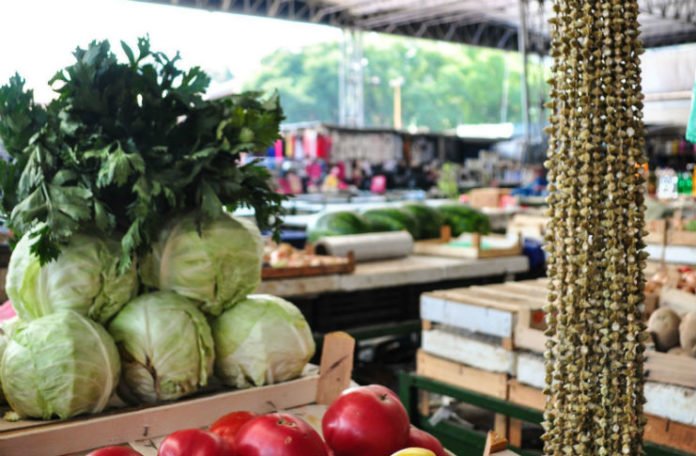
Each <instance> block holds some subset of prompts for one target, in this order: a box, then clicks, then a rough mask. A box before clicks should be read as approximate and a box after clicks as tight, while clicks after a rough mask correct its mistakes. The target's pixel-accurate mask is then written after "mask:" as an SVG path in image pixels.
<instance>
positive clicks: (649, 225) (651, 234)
mask: <svg viewBox="0 0 696 456" xmlns="http://www.w3.org/2000/svg"><path fill="white" fill-rule="evenodd" d="M645 230H646V231H647V232H648V234H647V236H645V237H644V238H643V240H644V241H645V243H646V244H660V245H662V244H666V243H667V231H668V229H667V220H646V222H645Z"/></svg>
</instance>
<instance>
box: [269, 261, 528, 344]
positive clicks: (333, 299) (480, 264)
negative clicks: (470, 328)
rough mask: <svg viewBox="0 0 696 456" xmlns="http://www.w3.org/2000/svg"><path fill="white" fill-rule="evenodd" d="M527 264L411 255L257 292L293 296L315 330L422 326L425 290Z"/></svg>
mask: <svg viewBox="0 0 696 456" xmlns="http://www.w3.org/2000/svg"><path fill="white" fill-rule="evenodd" d="M528 270H529V261H528V260H527V257H525V256H514V257H501V258H492V259H481V260H475V259H459V258H442V257H432V256H410V257H407V258H403V259H397V260H389V261H376V262H369V263H362V264H358V265H357V267H356V270H355V272H354V273H353V274H345V275H327V276H320V277H307V278H296V279H281V280H269V281H266V282H263V283H262V284H261V285H260V286H259V288H258V290H257V292H258V293H268V294H272V295H276V296H282V297H284V298H287V299H289V300H290V301H292V302H293V303H294V304H295V305H297V306H298V307H299V308H300V310H302V312H303V314H304V315H305V317H306V318H307V320H308V322H309V324H310V326H311V327H312V329H313V330H314V331H315V332H317V333H325V332H329V331H335V330H350V329H355V328H364V327H366V326H375V327H377V328H379V329H381V328H386V326H385V325H387V324H392V323H403V322H415V323H416V324H415V327H416V329H418V328H419V324H420V323H419V322H418V320H419V316H420V314H419V298H420V295H421V293H423V292H426V291H431V290H436V289H445V288H454V287H461V286H466V285H472V284H480V283H491V282H502V281H503V280H504V279H505V278H510V276H514V275H515V274H520V273H524V272H527V271H528ZM395 328H396V330H397V331H398V332H399V333H404V332H409V331H410V329H409V328H407V327H405V326H403V325H400V326H398V325H397V326H396V327H395ZM404 328H406V329H404ZM349 332H350V331H349ZM378 332H379V331H378ZM387 332H388V334H389V335H391V334H392V332H393V331H391V330H388V331H387ZM369 333H370V334H371V335H374V331H369ZM351 334H353V336H354V337H356V338H360V336H359V335H358V334H357V333H353V332H351ZM385 335H386V334H385Z"/></svg>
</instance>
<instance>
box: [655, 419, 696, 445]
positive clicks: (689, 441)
mask: <svg viewBox="0 0 696 456" xmlns="http://www.w3.org/2000/svg"><path fill="white" fill-rule="evenodd" d="M647 418H648V422H647V424H646V426H645V431H644V433H643V437H644V438H645V440H647V441H648V442H652V443H655V444H658V445H664V446H666V447H670V448H676V449H678V450H681V451H686V452H687V453H696V428H695V427H693V426H687V425H685V424H680V423H675V422H672V421H669V420H667V419H664V418H659V417H656V416H651V415H648V416H647Z"/></svg>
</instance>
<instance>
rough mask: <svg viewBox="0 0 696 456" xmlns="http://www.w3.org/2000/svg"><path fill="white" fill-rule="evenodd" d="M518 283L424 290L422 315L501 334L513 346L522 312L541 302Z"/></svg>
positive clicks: (463, 327) (469, 329) (446, 323)
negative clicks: (426, 291)
mask: <svg viewBox="0 0 696 456" xmlns="http://www.w3.org/2000/svg"><path fill="white" fill-rule="evenodd" d="M521 283H524V282H521ZM516 287H517V284H515V283H513V282H511V283H506V284H497V285H486V286H474V287H467V288H455V289H452V290H442V291H434V292H430V293H424V294H423V295H421V302H420V311H421V318H422V319H423V320H427V321H429V322H433V323H439V324H442V325H449V326H453V327H456V328H461V329H463V330H467V331H471V332H473V333H478V334H484V335H487V336H494V337H498V338H500V339H502V345H503V346H505V347H510V348H513V345H514V344H513V341H514V338H515V329H516V327H517V326H518V323H517V320H518V317H519V314H520V313H521V312H522V311H523V310H526V309H528V308H529V306H531V305H535V304H536V303H537V302H538V299H536V298H534V297H533V296H528V295H525V293H522V292H518V291H517V290H516ZM535 315H536V314H535ZM537 326H538V325H537Z"/></svg>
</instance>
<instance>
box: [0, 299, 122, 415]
mask: <svg viewBox="0 0 696 456" xmlns="http://www.w3.org/2000/svg"><path fill="white" fill-rule="evenodd" d="M120 372H121V362H120V359H119V356H118V350H117V349H116V345H115V344H114V341H113V339H111V337H110V336H109V334H108V333H107V332H106V330H105V329H104V328H103V327H102V326H101V325H99V324H98V323H95V322H93V321H91V320H89V319H87V318H85V317H83V316H81V315H80V314H78V313H77V312H74V311H71V310H65V311H61V312H57V313H53V314H50V315H46V316H45V317H41V318H37V319H36V320H32V321H30V322H20V323H18V324H17V326H16V327H15V328H14V329H13V330H12V332H11V334H10V340H9V341H8V342H7V347H6V348H5V353H4V354H3V357H2V364H1V365H0V378H2V389H3V391H4V393H5V398H6V399H7V402H8V403H9V404H10V406H11V407H12V409H13V410H14V411H15V412H16V413H17V414H19V415H20V416H25V417H31V418H42V419H48V418H51V417H53V416H57V417H59V418H68V417H71V416H74V415H79V414H82V413H98V412H101V411H102V410H104V408H105V407H106V404H107V403H108V402H109V399H111V395H112V393H113V392H114V390H115V389H116V385H117V384H118V381H119V374H120Z"/></svg>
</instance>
